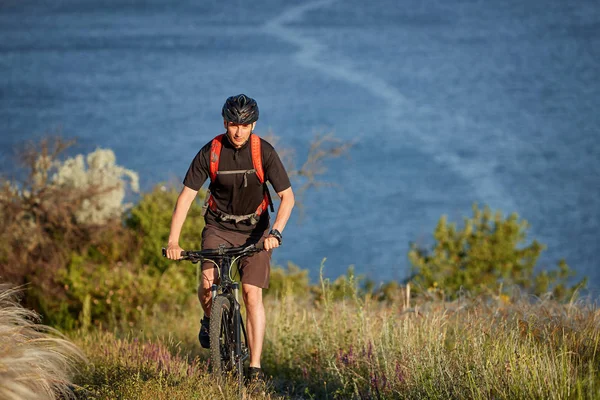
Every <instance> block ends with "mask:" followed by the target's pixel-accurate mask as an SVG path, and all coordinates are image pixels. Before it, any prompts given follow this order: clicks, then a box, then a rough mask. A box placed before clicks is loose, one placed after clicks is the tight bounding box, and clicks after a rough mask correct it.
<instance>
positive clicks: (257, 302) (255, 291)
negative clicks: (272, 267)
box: [242, 283, 266, 368]
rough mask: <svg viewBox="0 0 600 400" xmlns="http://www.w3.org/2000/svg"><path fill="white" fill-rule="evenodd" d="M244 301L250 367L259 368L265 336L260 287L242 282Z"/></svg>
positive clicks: (264, 319) (263, 310)
mask: <svg viewBox="0 0 600 400" xmlns="http://www.w3.org/2000/svg"><path fill="white" fill-rule="evenodd" d="M242 293H243V297H244V303H245V304H246V325H247V328H248V347H249V348H250V367H255V368H260V357H261V354H262V347H263V340H264V338H265V324H266V318H265V307H264V306H263V301H262V288H260V287H258V286H254V285H250V284H247V283H243V284H242Z"/></svg>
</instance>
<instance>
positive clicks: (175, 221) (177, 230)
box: [169, 187, 198, 244]
mask: <svg viewBox="0 0 600 400" xmlns="http://www.w3.org/2000/svg"><path fill="white" fill-rule="evenodd" d="M196 193H198V192H197V191H194V190H192V189H190V188H187V187H184V188H183V190H182V191H181V193H180V194H179V197H178V198H177V204H176V205H175V209H174V210H173V216H172V218H171V231H170V233H169V244H178V243H179V236H180V235H181V228H182V227H183V223H184V222H185V218H186V216H187V213H188V211H189V209H190V206H191V205H192V202H193V201H194V198H195V197H196Z"/></svg>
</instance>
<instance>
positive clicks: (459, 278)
mask: <svg viewBox="0 0 600 400" xmlns="http://www.w3.org/2000/svg"><path fill="white" fill-rule="evenodd" d="M527 228H528V223H527V221H524V220H519V217H518V216H517V214H514V213H513V214H511V215H510V216H508V217H507V218H504V217H503V216H502V214H501V213H500V212H499V211H497V212H496V213H492V211H491V210H490V208H489V207H485V208H484V209H483V210H480V209H479V208H478V206H477V205H476V204H475V205H474V206H473V217H472V218H465V220H464V227H463V228H462V229H457V228H456V225H455V224H448V222H447V220H446V216H442V218H441V219H440V220H439V222H438V225H437V227H436V229H435V232H434V234H433V237H434V239H435V244H434V245H433V246H432V248H431V250H427V249H424V248H421V247H419V246H417V245H416V244H414V243H411V246H410V251H409V260H410V262H411V264H412V267H413V272H414V276H413V278H412V281H413V283H415V284H416V286H417V289H418V288H420V289H421V290H429V291H430V292H438V293H440V294H442V295H445V296H449V297H454V296H456V294H457V292H458V291H459V290H461V289H463V290H467V291H469V292H471V293H472V294H479V293H498V292H499V291H501V290H506V289H508V288H511V287H514V286H518V287H520V288H522V289H524V290H525V291H527V292H531V293H534V294H536V295H542V294H545V293H547V292H552V293H553V294H554V295H555V296H557V297H558V298H561V299H565V298H568V297H570V296H571V295H572V294H573V293H574V291H575V290H577V289H578V288H581V287H583V286H585V284H586V279H583V280H582V281H580V282H579V283H577V284H575V285H573V286H569V285H568V279H569V278H571V277H572V276H573V275H574V273H573V271H572V270H571V269H570V268H569V266H568V265H567V264H566V262H564V260H561V261H560V263H559V269H558V270H554V271H544V272H541V273H538V274H536V273H535V271H534V269H535V265H536V262H537V260H538V257H539V256H540V253H541V252H542V250H543V249H544V248H545V246H544V245H542V244H540V243H539V242H538V241H536V240H534V241H533V242H531V243H529V244H527V245H524V243H526V242H527V240H526V230H527Z"/></svg>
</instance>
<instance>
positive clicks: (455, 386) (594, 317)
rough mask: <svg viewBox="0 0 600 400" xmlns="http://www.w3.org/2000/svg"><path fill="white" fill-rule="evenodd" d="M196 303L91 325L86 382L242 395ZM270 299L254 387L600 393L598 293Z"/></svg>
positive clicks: (426, 394)
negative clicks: (210, 357) (580, 297)
mask: <svg viewBox="0 0 600 400" xmlns="http://www.w3.org/2000/svg"><path fill="white" fill-rule="evenodd" d="M192 300H193V299H192ZM189 307H190V308H189V309H188V310H187V311H186V312H185V313H184V314H183V315H181V314H180V315H155V316H148V317H147V319H145V320H144V321H143V325H140V326H138V327H136V329H134V330H132V331H130V332H128V333H127V334H125V335H119V334H118V333H117V334H116V335H115V334H114V333H98V332H95V333H92V334H88V335H83V336H80V337H79V339H78V343H81V345H82V347H83V348H84V349H85V351H86V353H87V354H89V355H90V358H91V359H92V360H93V361H94V363H95V364H96V369H95V370H94V371H95V372H90V373H88V374H87V375H86V376H84V377H83V383H84V384H85V385H86V387H87V388H88V389H89V390H91V391H94V392H95V393H97V394H98V395H99V396H100V397H99V398H131V399H134V398H139V399H143V398H157V399H159V398H169V399H171V398H172V399H179V398H181V399H184V398H210V399H212V398H215V399H227V398H235V393H234V392H232V387H234V386H233V385H230V384H228V383H227V382H224V383H223V382H222V383H217V382H215V380H214V377H212V376H211V374H210V373H209V372H208V371H209V368H208V367H207V360H206V357H207V354H205V351H204V350H200V349H199V347H198V344H197V343H196V335H197V329H198V317H199V315H200V312H199V309H198V307H197V304H195V302H194V301H191V302H190V305H189ZM266 309H267V314H268V318H267V320H268V326H267V337H266V342H265V351H264V355H263V366H264V368H265V371H266V373H267V374H268V375H269V376H271V386H270V388H269V390H268V391H267V392H266V393H264V394H261V395H259V396H252V397H251V398H262V399H275V398H291V399H300V398H306V399H594V398H600V375H599V374H598V372H599V370H600V357H599V354H598V353H599V350H600V310H598V309H597V308H596V307H595V306H594V305H593V304H589V303H585V302H579V303H572V304H560V303H557V302H555V301H552V300H540V299H530V298H524V299H512V300H510V301H508V300H507V299H490V298H472V299H464V298H463V299H461V300H460V301H455V302H451V303H448V302H443V301H439V300H436V301H423V302H420V303H419V305H418V306H416V307H413V308H409V309H407V308H406V306H405V305H404V304H395V303H392V304H384V303H381V302H378V301H374V300H373V299H371V298H370V297H368V296H367V297H364V296H363V297H360V296H357V295H354V296H350V297H348V298H347V299H346V300H341V301H333V300H331V298H330V297H328V296H327V295H325V296H324V297H323V298H322V299H321V300H320V301H317V302H315V301H314V300H313V299H312V298H311V297H310V296H299V295H288V296H284V297H283V298H280V299H275V298H271V297H269V298H267V299H266ZM119 337H120V338H119ZM230 396H233V397H230ZM244 397H245V398H250V397H248V396H247V394H246V395H245V396H244Z"/></svg>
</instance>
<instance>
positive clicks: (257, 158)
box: [250, 133, 265, 183]
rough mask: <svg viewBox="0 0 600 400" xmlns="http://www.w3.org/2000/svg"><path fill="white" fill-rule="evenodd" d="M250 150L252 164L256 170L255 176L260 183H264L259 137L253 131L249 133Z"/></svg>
mask: <svg viewBox="0 0 600 400" xmlns="http://www.w3.org/2000/svg"><path fill="white" fill-rule="evenodd" d="M250 151H251V152H252V165H253V166H254V169H255V170H256V176H257V177H258V180H259V181H260V183H265V170H264V169H263V163H262V149H261V145H260V137H259V136H258V135H255V134H254V133H252V134H251V135H250Z"/></svg>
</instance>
